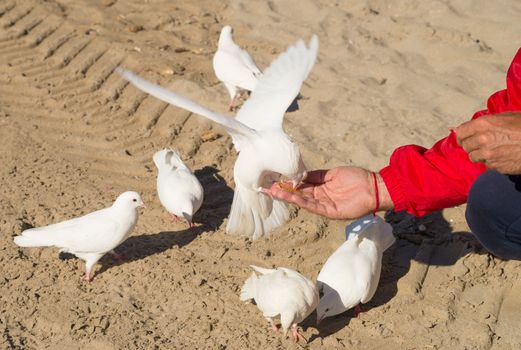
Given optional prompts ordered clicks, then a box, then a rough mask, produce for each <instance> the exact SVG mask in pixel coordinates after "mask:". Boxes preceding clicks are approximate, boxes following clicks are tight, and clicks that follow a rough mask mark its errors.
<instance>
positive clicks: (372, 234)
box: [317, 214, 395, 323]
mask: <svg viewBox="0 0 521 350" xmlns="http://www.w3.org/2000/svg"><path fill="white" fill-rule="evenodd" d="M392 231H393V229H392V227H391V225H389V224H388V223H386V222H385V221H384V220H383V219H382V218H380V217H379V216H373V215H372V214H371V215H368V216H365V217H363V218H361V219H358V220H357V221H355V222H353V223H352V224H350V225H349V226H348V227H346V235H347V240H346V241H345V242H344V243H343V244H342V245H341V246H340V247H339V248H338V249H337V250H336V251H335V252H334V253H333V254H332V255H331V256H330V257H329V258H328V259H327V261H326V263H325V264H324V266H323V267H322V270H321V271H320V273H319V274H318V277H317V286H318V289H319V291H320V292H321V295H322V297H321V298H320V303H319V305H318V308H317V323H319V322H320V321H321V320H323V319H324V318H326V317H331V316H335V315H338V314H341V313H342V312H344V311H347V310H349V309H351V308H352V307H357V313H358V312H359V304H360V303H362V304H364V303H367V302H368V301H369V300H371V298H372V297H373V295H374V293H375V291H376V287H377V286H378V281H379V280H380V271H381V269H382V255H383V252H384V251H385V250H386V249H387V248H389V247H390V246H391V245H393V243H394V241H395V238H394V236H393V232H392Z"/></svg>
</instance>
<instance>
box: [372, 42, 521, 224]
mask: <svg viewBox="0 0 521 350" xmlns="http://www.w3.org/2000/svg"><path fill="white" fill-rule="evenodd" d="M509 111H521V49H519V50H518V51H517V54H516V55H515V57H514V59H513V61H512V63H511V64H510V68H509V69H508V72H507V88H506V89H505V90H501V91H498V92H496V93H495V94H493V95H492V96H490V97H489V99H488V102H487V109H485V110H483V111H479V112H477V113H475V114H474V116H473V117H472V119H475V118H479V117H481V116H482V115H486V114H496V113H501V112H509ZM486 169H487V168H486V166H485V165H484V164H482V163H472V162H471V161H470V159H469V157H468V155H467V153H466V152H465V151H464V150H463V148H461V146H460V145H458V143H457V141H456V134H455V133H454V132H451V133H450V134H449V136H447V137H446V138H444V139H441V140H440V141H438V142H436V143H435V144H434V146H432V148H430V149H426V148H423V147H420V146H416V145H407V146H402V147H399V148H397V149H396V150H395V151H394V152H393V154H392V155H391V159H390V161H389V165H388V166H387V167H385V168H383V169H382V170H380V174H381V175H382V177H383V180H384V182H385V184H386V186H387V189H388V190H389V194H390V195H391V199H392V201H393V203H394V210H395V211H403V210H406V211H407V212H409V213H411V214H413V215H417V216H421V215H425V214H428V213H430V212H433V211H436V210H439V209H442V208H447V207H452V206H455V205H459V204H462V203H465V202H466V201H467V193H468V191H469V189H470V186H471V185H472V183H473V182H474V180H476V178H477V177H478V176H479V175H480V174H481V173H483V172H484V171H485V170H486Z"/></svg>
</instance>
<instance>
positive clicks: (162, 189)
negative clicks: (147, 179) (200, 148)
mask: <svg viewBox="0 0 521 350" xmlns="http://www.w3.org/2000/svg"><path fill="white" fill-rule="evenodd" d="M153 158H154V163H155V164H156V167H157V170H158V174H157V194H158V195H159V201H160V202H161V204H162V205H163V206H164V207H165V209H166V210H167V211H168V212H169V213H170V214H171V215H172V217H173V218H174V219H176V220H180V219H179V218H181V217H183V218H184V219H185V220H186V222H187V223H188V226H189V227H194V224H193V221H192V216H193V215H194V214H195V213H196V212H197V211H198V210H199V208H200V207H201V204H202V203H203V186H201V183H200V182H199V180H197V177H195V175H194V174H193V173H192V171H191V170H190V169H188V167H187V166H186V165H185V163H183V161H182V160H181V157H180V156H179V154H178V153H177V152H176V151H174V150H172V149H163V150H161V151H158V152H156V153H155V154H154V157H153Z"/></svg>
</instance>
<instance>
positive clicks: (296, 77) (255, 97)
mask: <svg viewBox="0 0 521 350" xmlns="http://www.w3.org/2000/svg"><path fill="white" fill-rule="evenodd" d="M317 52H318V38H317V36H316V35H313V37H312V38H311V40H310V42H309V48H307V47H306V45H305V44H304V41H302V40H299V41H298V42H297V43H296V44H295V45H293V46H291V47H290V48H288V49H287V50H286V51H285V52H284V53H282V54H281V55H280V56H279V57H278V58H277V59H276V60H275V61H273V62H272V63H271V65H270V66H269V67H268V69H266V70H265V71H264V73H263V75H262V77H260V79H259V82H258V83H257V86H256V87H255V90H253V92H252V93H251V96H250V98H249V99H248V100H247V101H246V102H245V103H244V105H243V106H242V108H241V109H240V110H239V112H238V113H237V116H236V118H235V120H238V121H240V122H241V123H243V124H245V125H247V126H249V127H250V128H253V129H255V130H263V129H282V121H283V119H284V113H286V110H287V109H288V107H289V106H290V105H291V103H292V102H293V100H294V99H295V97H297V95H298V93H299V91H300V87H301V86H302V83H303V82H304V80H306V78H307V76H308V75H309V72H310V71H311V68H312V67H313V64H314V63H315V60H316V57H317Z"/></svg>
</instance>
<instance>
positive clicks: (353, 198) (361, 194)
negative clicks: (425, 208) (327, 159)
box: [261, 167, 394, 219]
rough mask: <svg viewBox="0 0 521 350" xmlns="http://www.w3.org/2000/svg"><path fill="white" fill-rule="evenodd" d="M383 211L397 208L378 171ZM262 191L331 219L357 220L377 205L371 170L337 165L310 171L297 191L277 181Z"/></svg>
mask: <svg viewBox="0 0 521 350" xmlns="http://www.w3.org/2000/svg"><path fill="white" fill-rule="evenodd" d="M377 185H378V193H379V202H380V205H379V208H378V209H380V210H387V209H392V208H393V207H394V205H393V203H392V201H391V198H390V196H389V192H388V191H387V188H386V186H385V184H384V182H383V180H382V178H381V177H380V175H378V174H377ZM261 191H262V192H263V193H265V194H267V195H270V196H272V197H273V198H276V199H280V200H284V201H286V202H290V203H294V204H296V205H298V206H299V207H302V208H304V209H307V210H309V211H311V212H313V213H316V214H319V215H323V216H326V217H329V218H331V219H355V218H359V217H361V216H364V215H366V214H368V213H371V212H372V211H373V210H374V209H375V207H376V197H375V193H376V192H375V188H374V178H373V175H372V173H371V172H369V171H368V170H366V169H362V168H358V167H338V168H333V169H330V170H315V171H310V172H309V173H308V175H307V177H306V178H305V179H304V181H303V184H302V185H300V186H299V187H298V188H297V190H296V191H294V192H291V191H288V190H286V189H285V186H281V185H280V184H279V183H274V184H273V185H272V186H271V187H270V188H269V189H261Z"/></svg>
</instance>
